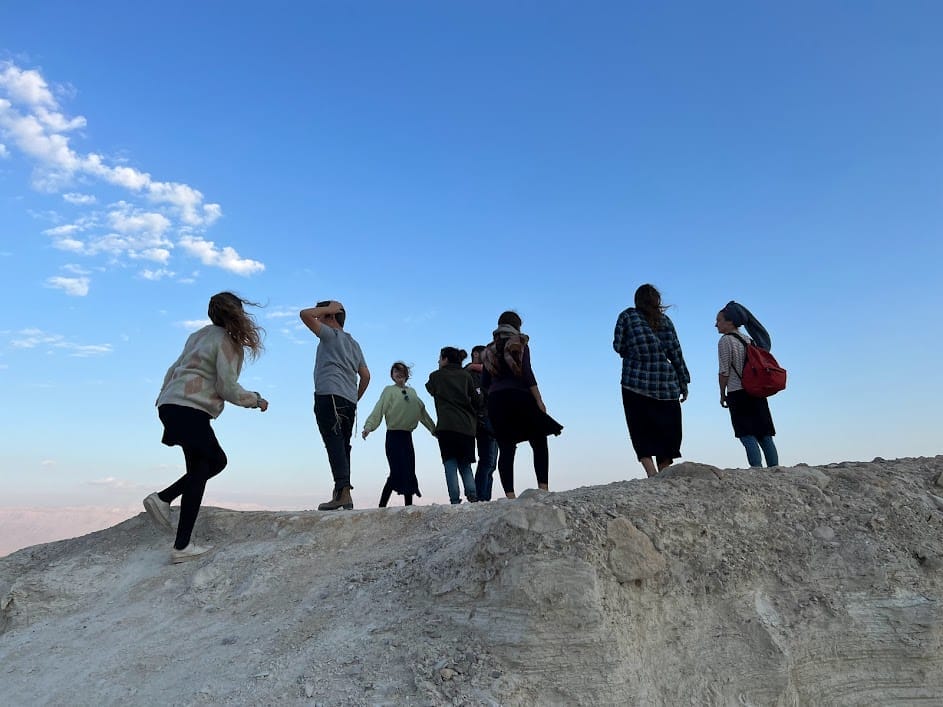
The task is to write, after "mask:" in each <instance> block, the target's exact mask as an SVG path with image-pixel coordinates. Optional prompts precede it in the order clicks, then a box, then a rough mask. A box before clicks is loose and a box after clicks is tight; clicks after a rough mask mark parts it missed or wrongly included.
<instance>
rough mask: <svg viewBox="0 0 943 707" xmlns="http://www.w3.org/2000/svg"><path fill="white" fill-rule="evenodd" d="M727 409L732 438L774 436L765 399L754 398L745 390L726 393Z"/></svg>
mask: <svg viewBox="0 0 943 707" xmlns="http://www.w3.org/2000/svg"><path fill="white" fill-rule="evenodd" d="M727 409H728V410H730V422H731V424H733V435H734V437H738V438H739V437H744V436H752V437H772V436H773V435H775V434H776V428H775V427H774V426H773V416H772V415H771V414H770V411H769V402H768V401H767V399H766V398H756V397H754V396H752V395H749V394H748V393H747V392H746V391H745V390H735V391H733V392H732V393H727Z"/></svg>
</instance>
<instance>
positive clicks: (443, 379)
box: [426, 346, 481, 504]
mask: <svg viewBox="0 0 943 707" xmlns="http://www.w3.org/2000/svg"><path fill="white" fill-rule="evenodd" d="M466 358H468V353H467V352H466V351H465V350H464V349H457V348H455V347H453V346H446V347H445V348H444V349H442V351H441V352H440V354H439V369H438V370H437V371H433V372H432V373H431V374H430V375H429V381H428V382H427V383H426V390H428V391H429V394H430V395H431V396H432V398H433V399H434V400H435V411H436V418H437V422H436V426H435V436H436V438H437V439H438V440H439V451H440V452H441V454H442V464H443V465H444V466H445V484H446V486H447V487H448V490H449V501H450V502H451V503H452V504H456V503H461V502H462V499H461V496H460V495H459V489H458V475H459V474H461V476H462V485H463V486H464V487H465V498H467V499H468V501H469V503H475V502H476V501H477V500H478V496H477V495H476V493H475V477H474V476H473V475H472V470H471V465H472V462H474V461H475V425H476V420H477V418H478V408H479V406H480V405H481V398H480V396H479V395H478V391H477V390H476V388H475V382H474V381H473V380H472V377H471V374H470V373H469V372H468V371H466V370H463V369H462V361H464V360H465V359H466Z"/></svg>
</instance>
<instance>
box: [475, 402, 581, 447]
mask: <svg viewBox="0 0 943 707" xmlns="http://www.w3.org/2000/svg"><path fill="white" fill-rule="evenodd" d="M488 419H489V420H490V421H491V427H492V428H493V429H494V438H495V439H496V440H498V442H506V443H507V442H513V443H514V444H518V443H520V442H526V441H528V440H531V439H539V438H540V437H548V436H549V435H558V434H560V433H561V432H562V431H563V425H561V424H560V423H559V422H557V421H556V420H554V419H553V418H552V417H550V415H548V414H547V413H545V412H544V411H543V410H541V409H540V408H539V407H537V400H536V399H535V398H534V395H533V393H531V392H530V391H529V390H516V389H514V388H511V389H505V390H498V391H496V392H494V393H490V394H489V395H488Z"/></svg>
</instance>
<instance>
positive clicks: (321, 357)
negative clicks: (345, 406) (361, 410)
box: [314, 324, 367, 403]
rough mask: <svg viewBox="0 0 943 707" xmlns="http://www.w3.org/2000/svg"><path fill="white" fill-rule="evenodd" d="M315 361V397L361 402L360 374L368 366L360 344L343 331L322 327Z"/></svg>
mask: <svg viewBox="0 0 943 707" xmlns="http://www.w3.org/2000/svg"><path fill="white" fill-rule="evenodd" d="M318 339H320V341H319V342H318V352H317V355H316V356H315V358H314V394H315V395H339V396H340V397H342V398H345V399H346V400H349V401H350V402H352V403H356V402H357V371H358V370H360V368H361V367H365V366H366V365H367V363H366V361H364V359H363V351H361V350H360V344H358V343H357V342H356V341H354V337H352V336H351V335H350V334H348V333H347V332H346V331H344V330H343V329H334V328H332V327H329V326H327V325H326V324H325V325H322V326H321V330H320V332H319V333H318Z"/></svg>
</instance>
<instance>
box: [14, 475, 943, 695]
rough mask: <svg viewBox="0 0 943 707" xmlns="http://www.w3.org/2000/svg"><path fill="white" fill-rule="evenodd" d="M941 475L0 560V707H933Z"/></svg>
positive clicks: (264, 515) (665, 495) (434, 515)
mask: <svg viewBox="0 0 943 707" xmlns="http://www.w3.org/2000/svg"><path fill="white" fill-rule="evenodd" d="M941 472H943V457H936V458H930V459H928V458H920V459H900V460H895V461H884V460H875V461H874V462H870V463H858V462H845V463H841V464H832V465H828V466H825V467H806V466H799V467H795V468H789V469H785V468H779V469H775V470H772V471H728V470H720V469H715V468H713V467H708V466H706V465H699V464H696V463H684V464H679V465H677V466H675V467H671V468H670V469H668V470H667V471H666V472H664V473H663V474H661V475H660V476H659V477H657V478H655V479H650V480H638V481H629V482H622V483H616V484H610V485H607V486H597V487H587V488H583V489H577V490H574V491H568V492H565V493H549V494H547V493H541V492H536V491H529V492H526V493H525V494H522V498H520V499H518V500H515V501H507V500H502V501H497V502H492V503H482V504H474V505H468V504H465V505H462V506H458V507H449V506H422V507H414V508H402V507H398V508H395V507H394V508H389V509H384V510H379V509H370V510H354V511H348V512H334V513H319V512H317V511H306V512H302V513H287V512H262V511H259V512H247V511H242V512H237V511H228V510H224V509H218V508H208V509H205V510H204V512H203V514H202V515H201V518H200V521H199V523H198V525H197V534H198V536H199V538H200V540H204V541H207V542H210V543H213V544H214V545H216V547H217V550H216V551H215V552H214V553H213V554H212V555H211V556H210V557H208V558H206V559H201V560H198V561H195V562H192V563H188V564H183V565H170V564H169V563H168V559H169V548H170V537H169V536H167V535H164V534H162V533H161V532H160V531H158V530H156V529H155V528H153V527H152V526H151V525H150V523H149V522H148V520H147V518H146V516H144V515H143V514H141V515H140V516H137V517H135V518H132V519H130V520H127V521H125V522H123V523H120V524H119V525H116V526H114V527H112V528H109V529H107V530H103V531H100V532H96V533H92V534H90V535H86V536H83V537H80V538H74V539H71V540H64V541H60V542H55V543H50V544H47V545H40V546H36V547H32V548H27V549H24V550H21V551H18V552H16V553H14V554H12V555H10V556H8V557H5V558H0V694H2V697H3V703H5V704H11V705H14V704H17V705H20V704H22V705H25V704H29V705H36V704H63V705H65V704H68V705H112V704H114V705H117V704H135V705H136V704H164V705H190V704H239V705H261V704H299V705H300V704H309V705H310V704H320V705H452V704H454V705H532V704H540V705H557V704H559V705H617V704H618V705H626V704H638V705H682V704H689V705H705V704H708V705H813V704H814V705H831V704H835V705H892V704H905V703H906V704H913V703H921V704H943V673H941V671H940V670H939V666H940V664H941V660H943V628H941V627H943V621H941V619H943V610H941V599H943V591H941V590H943V584H941V577H943V571H941V570H943V554H941V547H943V546H941V542H940V538H941V531H943V510H941V508H943V497H941V496H943V487H941V486H939V485H938V483H943V482H939V477H940V474H941Z"/></svg>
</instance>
